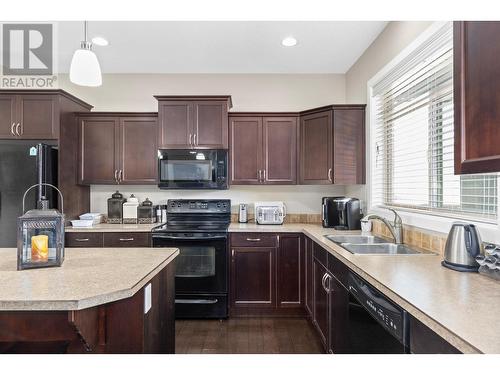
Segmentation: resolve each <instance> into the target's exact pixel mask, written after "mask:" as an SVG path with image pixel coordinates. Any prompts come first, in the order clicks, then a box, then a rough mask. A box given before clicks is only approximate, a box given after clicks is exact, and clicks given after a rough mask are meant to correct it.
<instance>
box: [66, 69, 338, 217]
mask: <svg viewBox="0 0 500 375" xmlns="http://www.w3.org/2000/svg"><path fill="white" fill-rule="evenodd" d="M59 87H60V88H62V89H65V90H67V91H68V92H70V93H72V94H74V95H76V96H77V97H79V98H81V99H83V100H85V101H87V102H89V103H90V104H92V105H94V107H95V108H94V110H96V111H157V102H156V100H155V99H154V98H153V95H155V94H166V95H168V94H172V95H183V94H184V95H214V94H230V95H232V99H233V109H232V110H233V111H300V110H304V109H308V108H314V107H319V106H322V105H327V104H334V103H340V104H342V103H345V75H343V74H105V75H104V76H103V85H102V86H101V87H99V88H85V87H79V86H75V85H73V84H71V83H70V82H69V79H68V76H67V75H62V76H60V78H59ZM119 189H120V191H122V192H123V193H125V195H126V196H129V195H130V194H131V193H134V194H135V195H137V196H138V197H139V198H140V199H141V200H144V199H145V198H146V197H149V198H150V199H151V200H152V201H153V202H154V203H155V204H163V203H166V200H167V199H169V198H202V199H203V198H207V199H208V198H227V199H231V201H232V204H233V211H235V210H236V205H237V204H238V203H240V202H244V203H252V202H255V201H257V200H280V201H284V202H285V204H286V205H287V207H288V210H289V212H291V213H320V208H321V197H323V196H331V195H342V194H344V191H345V188H344V187H343V186H258V187H255V186H239V187H231V188H230V189H229V190H226V191H200V190H186V191H172V190H160V189H158V188H157V187H155V186H133V187H132V186H120V187H119ZM115 190H116V186H92V188H91V210H92V211H97V212H103V213H105V212H106V211H107V208H106V207H107V206H106V204H107V203H106V202H107V199H108V198H109V197H110V196H111V194H112V193H113V192H114V191H115Z"/></svg>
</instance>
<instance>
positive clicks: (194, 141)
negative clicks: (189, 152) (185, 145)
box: [193, 133, 198, 146]
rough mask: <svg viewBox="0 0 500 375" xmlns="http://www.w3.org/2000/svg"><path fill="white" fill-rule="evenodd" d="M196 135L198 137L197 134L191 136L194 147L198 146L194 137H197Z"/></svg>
mask: <svg viewBox="0 0 500 375" xmlns="http://www.w3.org/2000/svg"><path fill="white" fill-rule="evenodd" d="M197 135H198V134H196V133H195V134H194V135H193V143H194V145H195V146H198V142H197V140H196V136H197Z"/></svg>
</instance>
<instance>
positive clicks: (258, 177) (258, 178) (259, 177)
mask: <svg viewBox="0 0 500 375" xmlns="http://www.w3.org/2000/svg"><path fill="white" fill-rule="evenodd" d="M257 180H258V181H259V182H262V169H259V170H258V171H257Z"/></svg>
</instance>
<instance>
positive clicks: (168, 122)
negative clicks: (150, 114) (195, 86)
mask: <svg viewBox="0 0 500 375" xmlns="http://www.w3.org/2000/svg"><path fill="white" fill-rule="evenodd" d="M193 112H194V111H193V103H192V102H190V101H161V102H159V104H158V128H159V130H158V147H159V148H165V149H183V148H190V147H192V146H193V122H194V120H193Z"/></svg>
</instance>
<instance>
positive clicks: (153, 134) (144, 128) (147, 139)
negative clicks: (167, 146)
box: [119, 117, 158, 184]
mask: <svg viewBox="0 0 500 375" xmlns="http://www.w3.org/2000/svg"><path fill="white" fill-rule="evenodd" d="M157 136H158V127H157V121H156V117H122V118H120V138H119V139H120V145H119V149H120V168H119V169H120V170H121V173H120V177H121V181H120V183H124V184H127V183H128V184H140V183H143V184H155V183H156V181H157V175H158V172H157V171H158V159H157V146H156V141H157Z"/></svg>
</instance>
